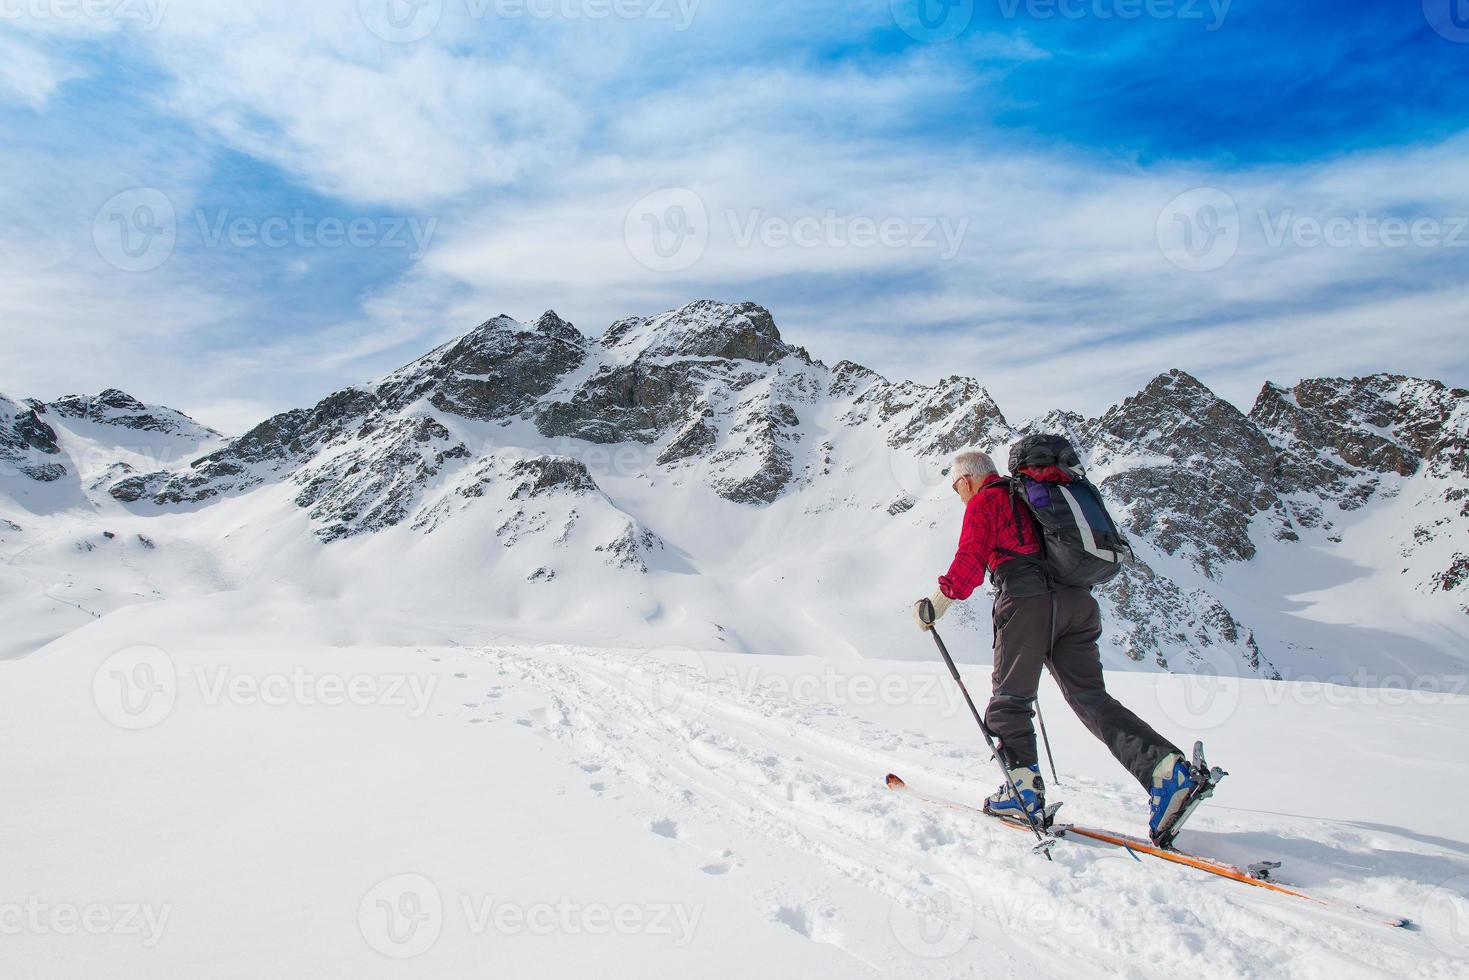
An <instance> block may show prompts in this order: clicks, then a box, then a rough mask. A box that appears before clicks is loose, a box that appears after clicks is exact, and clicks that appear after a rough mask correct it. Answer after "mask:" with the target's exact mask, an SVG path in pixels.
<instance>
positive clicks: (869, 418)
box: [839, 362, 1015, 463]
mask: <svg viewBox="0 0 1469 980" xmlns="http://www.w3.org/2000/svg"><path fill="white" fill-rule="evenodd" d="M846 363H848V364H850V363H851V362H846ZM864 372H865V373H864ZM874 378H876V381H875V382H874V381H873V380H872V379H874ZM863 381H866V382H869V383H867V384H865V385H863V384H862V382H863ZM839 387H841V388H844V389H847V390H854V389H857V388H859V387H860V388H861V394H859V395H857V397H856V399H855V400H854V401H853V403H852V408H851V410H850V411H849V412H848V413H847V415H846V417H845V418H844V420H843V421H845V422H847V423H848V424H849V425H871V426H875V427H877V428H879V429H880V430H882V431H883V432H884V433H885V434H886V436H887V444H888V446H890V447H891V448H893V449H908V450H911V451H912V452H914V453H917V454H918V455H920V456H945V455H951V454H953V453H956V452H958V451H959V450H961V449H967V448H971V447H977V448H986V447H989V448H991V449H1001V448H1004V447H1005V446H1006V445H1008V444H1009V442H1010V441H1011V440H1012V439H1014V437H1015V431H1014V430H1013V429H1012V428H1011V427H1010V424H1009V423H1008V422H1006V421H1005V416H1004V414H1003V413H1001V412H1000V407H999V406H998V405H996V404H995V401H994V399H993V398H991V397H990V394H989V392H988V391H986V390H985V389H984V388H982V387H981V386H980V385H979V384H978V382H976V381H974V380H972V379H970V378H958V377H954V378H947V379H945V380H943V381H941V382H939V383H938V384H937V385H934V386H932V387H929V386H926V385H921V384H917V383H915V382H912V381H904V382H902V383H901V384H892V383H890V382H888V381H885V380H883V379H881V378H878V377H877V376H876V375H872V374H871V372H867V371H866V369H865V368H862V367H861V366H860V365H853V366H852V367H851V368H849V369H847V372H846V377H845V379H844V380H843V382H842V383H841V384H840V385H839ZM1001 462H1002V463H1003V460H1002V461H1001Z"/></svg>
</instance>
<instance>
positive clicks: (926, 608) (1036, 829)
mask: <svg viewBox="0 0 1469 980" xmlns="http://www.w3.org/2000/svg"><path fill="white" fill-rule="evenodd" d="M918 618H919V619H921V620H923V624H924V625H925V626H927V627H928V631H929V632H930V633H932V634H933V642H934V643H935V644H936V645H937V646H938V648H939V653H941V654H943V657H944V663H946V664H948V665H949V673H950V674H952V675H953V676H954V683H955V684H958V685H959V692H960V693H961V694H963V695H964V703H965V704H967V705H969V713H970V714H972V715H973V716H974V721H975V723H976V724H977V725H979V732H980V734H981V735H983V736H984V741H985V744H986V745H988V746H989V747H990V753H991V754H992V755H993V756H994V757H995V759H996V760H997V761H998V762H999V763H1000V771H1001V772H1003V773H1004V774H1005V784H1006V785H1007V786H1009V787H1010V792H1012V793H1014V794H1015V801H1016V802H1017V803H1020V804H1021V806H1020V812H1021V813H1023V814H1025V822H1026V823H1028V824H1030V829H1031V832H1032V833H1034V834H1035V839H1036V847H1037V848H1039V849H1041V850H1042V851H1043V852H1044V853H1045V855H1046V860H1047V861H1052V860H1054V858H1052V857H1051V848H1050V846H1049V845H1051V844H1053V843H1055V839H1054V838H1048V837H1047V836H1046V835H1045V834H1044V833H1042V832H1041V828H1040V825H1039V824H1038V823H1036V818H1035V814H1033V813H1031V812H1030V810H1028V809H1027V808H1026V807H1025V805H1024V802H1023V801H1022V799H1021V796H1020V787H1019V786H1017V785H1016V784H1015V779H1014V777H1012V776H1011V775H1010V769H1009V767H1008V766H1006V765H1005V760H1004V759H1002V758H1000V750H999V748H998V747H996V745H995V739H994V736H992V735H991V734H990V730H989V729H988V728H986V727H984V719H983V718H982V717H980V714H979V709H978V708H976V707H975V706H974V699H973V698H972V697H970V696H969V688H967V687H965V686H964V678H963V677H961V676H960V675H959V668H958V667H957V666H956V665H955V664H954V658H953V657H951V656H949V648H948V647H946V646H944V641H943V639H942V638H941V637H940V636H939V631H938V630H937V629H935V628H934V625H933V624H934V620H935V618H936V617H935V615H934V611H933V603H932V602H931V601H930V600H928V599H924V600H923V605H921V606H919V607H918Z"/></svg>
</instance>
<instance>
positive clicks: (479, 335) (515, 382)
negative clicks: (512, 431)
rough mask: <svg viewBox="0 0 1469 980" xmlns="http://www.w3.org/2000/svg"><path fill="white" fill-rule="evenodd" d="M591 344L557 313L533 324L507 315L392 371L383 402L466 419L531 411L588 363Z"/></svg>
mask: <svg viewBox="0 0 1469 980" xmlns="http://www.w3.org/2000/svg"><path fill="white" fill-rule="evenodd" d="M586 346H587V345H586V338H584V337H583V336H582V335H581V334H580V333H579V332H578V331H577V329H576V328H575V327H574V326H572V325H571V324H570V323H567V322H566V321H565V320H563V319H561V318H560V317H559V316H557V315H556V314H555V313H554V312H550V311H548V312H546V313H544V314H542V315H541V318H540V319H539V320H537V321H536V322H535V323H534V324H531V325H530V326H524V325H522V324H520V323H517V322H516V321H514V320H512V319H510V318H509V317H507V316H498V317H496V318H495V319H493V320H488V321H486V322H485V323H482V324H480V325H479V326H478V327H476V328H475V329H473V330H471V331H470V332H469V333H467V334H465V335H464V336H462V337H460V338H459V339H458V340H455V341H452V342H450V343H448V344H445V345H444V346H442V347H440V348H438V349H437V350H435V351H433V352H432V353H430V354H429V355H427V356H426V357H423V358H420V359H419V360H417V361H414V362H413V363H412V364H409V365H407V366H406V367H404V368H402V369H401V370H399V371H397V372H395V373H393V374H392V375H390V376H389V377H388V378H386V379H385V380H384V381H383V382H382V384H380V385H379V386H378V389H377V396H378V398H379V399H380V400H381V401H382V403H383V405H384V406H386V407H387V408H390V409H393V410H402V409H404V408H407V407H409V406H410V405H412V404H413V403H414V402H416V401H418V400H419V399H420V398H427V399H428V401H429V403H430V404H432V405H433V407H434V408H436V409H438V410H439V411H442V412H449V413H451V414H454V415H458V416H461V417H463V418H467V419H501V418H505V417H507V416H510V415H515V414H518V413H519V412H522V411H524V410H525V409H527V408H529V407H530V406H531V405H532V404H534V402H535V401H536V399H538V398H539V397H540V396H541V395H543V394H545V393H546V391H548V390H549V389H550V388H551V386H552V385H553V384H554V383H555V382H556V380H557V379H558V378H560V377H561V376H562V375H563V374H565V373H566V372H568V371H571V370H573V369H575V368H576V367H577V366H579V365H580V364H581V362H582V361H583V360H584V359H585V358H586V353H587V352H586Z"/></svg>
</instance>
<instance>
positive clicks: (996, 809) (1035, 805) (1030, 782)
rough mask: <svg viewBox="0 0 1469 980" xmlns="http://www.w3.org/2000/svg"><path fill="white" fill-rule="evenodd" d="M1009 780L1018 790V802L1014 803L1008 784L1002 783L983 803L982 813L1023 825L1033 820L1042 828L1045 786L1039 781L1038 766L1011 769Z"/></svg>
mask: <svg viewBox="0 0 1469 980" xmlns="http://www.w3.org/2000/svg"><path fill="white" fill-rule="evenodd" d="M1010 779H1011V780H1013V781H1014V783H1015V786H1016V788H1018V789H1019V790H1020V801H1019V802H1016V800H1015V794H1014V793H1013V792H1011V791H1010V783H1008V782H1007V783H1003V784H1001V786H1000V788H999V789H998V790H996V791H995V792H994V793H993V794H992V795H991V796H990V797H989V798H988V799H986V800H985V801H984V812H985V813H988V814H991V815H993V816H996V817H1008V818H1010V819H1012V820H1016V821H1018V822H1019V823H1023V824H1029V823H1030V821H1031V819H1034V820H1035V821H1036V823H1037V824H1038V825H1040V826H1041V827H1044V826H1045V819H1046V784H1045V783H1044V782H1043V781H1042V780H1041V770H1040V766H1039V765H1034V766H1018V767H1016V768H1014V769H1011V770H1010ZM1027 814H1028V816H1027Z"/></svg>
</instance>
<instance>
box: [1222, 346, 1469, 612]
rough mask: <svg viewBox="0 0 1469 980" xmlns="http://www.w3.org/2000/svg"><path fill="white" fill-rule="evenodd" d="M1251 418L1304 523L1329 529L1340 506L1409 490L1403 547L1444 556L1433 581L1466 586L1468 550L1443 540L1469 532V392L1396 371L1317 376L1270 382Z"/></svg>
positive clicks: (1436, 585)
mask: <svg viewBox="0 0 1469 980" xmlns="http://www.w3.org/2000/svg"><path fill="white" fill-rule="evenodd" d="M1250 418H1251V419H1252V420H1253V421H1254V422H1255V423H1256V424H1257V425H1259V426H1260V428H1261V429H1262V430H1263V431H1264V432H1265V434H1266V436H1267V437H1268V439H1269V440H1270V442H1271V444H1272V446H1273V447H1274V449H1275V467H1274V473H1273V477H1274V482H1275V486H1276V487H1277V489H1278V490H1279V491H1280V493H1281V494H1282V495H1285V496H1286V497H1287V499H1288V500H1289V503H1290V507H1291V510H1292V512H1293V514H1294V516H1295V519H1296V521H1297V522H1298V523H1299V524H1301V525H1302V526H1305V527H1317V526H1320V527H1322V528H1324V529H1326V530H1328V531H1330V530H1331V529H1332V528H1333V527H1334V524H1335V521H1336V519H1337V515H1338V514H1339V513H1341V512H1351V511H1355V510H1358V509H1360V508H1361V507H1362V506H1364V505H1365V504H1367V503H1369V502H1371V501H1372V500H1374V499H1376V498H1378V497H1382V496H1388V497H1391V496H1395V495H1397V494H1400V493H1404V492H1410V493H1413V494H1415V495H1416V496H1415V506H1414V507H1413V511H1414V512H1415V514H1416V515H1417V516H1415V517H1414V519H1413V521H1412V525H1413V526H1412V527H1411V528H1409V529H1408V530H1407V533H1406V534H1404V535H1403V538H1402V540H1401V541H1400V553H1401V554H1402V555H1403V557H1404V558H1405V559H1410V560H1412V561H1414V562H1415V563H1416V561H1417V556H1418V554H1419V553H1420V552H1424V551H1425V550H1428V551H1431V552H1432V553H1433V554H1435V555H1437V556H1438V557H1436V558H1435V559H1434V561H1435V563H1437V564H1438V566H1439V567H1437V568H1434V569H1432V570H1431V573H1430V574H1429V576H1428V577H1427V578H1424V579H1422V582H1423V584H1424V585H1425V586H1426V587H1427V588H1429V589H1433V590H1442V591H1448V592H1454V591H1458V590H1460V589H1461V588H1463V587H1464V586H1465V556H1464V554H1463V553H1462V552H1460V551H1452V552H1450V551H1447V550H1445V549H1444V547H1443V544H1444V543H1445V542H1448V541H1455V540H1457V541H1463V540H1465V538H1466V536H1469V391H1465V390H1464V389H1462V388H1451V387H1448V386H1447V385H1444V384H1441V383H1440V382H1437V381H1425V380H1421V379H1418V378H1405V377H1402V376H1400V375H1388V374H1376V375H1372V376H1370V377H1366V378H1350V379H1348V378H1315V379H1311V380H1307V381H1302V382H1301V383H1300V384H1298V385H1296V386H1295V387H1294V388H1284V387H1281V386H1279V385H1274V384H1267V385H1266V386H1265V387H1264V388H1263V389H1262V390H1261V391H1260V394H1259V397H1257V398H1256V399H1255V405H1254V407H1253V408H1252V409H1251V410H1250ZM1410 478H1411V479H1410Z"/></svg>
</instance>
